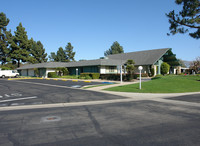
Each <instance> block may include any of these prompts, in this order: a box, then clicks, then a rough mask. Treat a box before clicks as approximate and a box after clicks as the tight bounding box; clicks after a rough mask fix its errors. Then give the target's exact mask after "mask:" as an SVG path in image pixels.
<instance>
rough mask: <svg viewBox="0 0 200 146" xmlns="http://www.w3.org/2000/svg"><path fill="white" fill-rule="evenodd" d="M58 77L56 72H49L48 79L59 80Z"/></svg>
mask: <svg viewBox="0 0 200 146" xmlns="http://www.w3.org/2000/svg"><path fill="white" fill-rule="evenodd" d="M57 77H58V75H57V73H56V72H49V73H48V78H57Z"/></svg>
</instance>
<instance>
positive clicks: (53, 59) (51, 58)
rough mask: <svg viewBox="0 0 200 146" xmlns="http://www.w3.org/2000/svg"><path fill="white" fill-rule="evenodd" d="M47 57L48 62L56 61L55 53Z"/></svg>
mask: <svg viewBox="0 0 200 146" xmlns="http://www.w3.org/2000/svg"><path fill="white" fill-rule="evenodd" d="M48 57H49V60H50V61H51V62H55V61H57V55H56V53H55V52H51V54H50V55H49V56H48Z"/></svg>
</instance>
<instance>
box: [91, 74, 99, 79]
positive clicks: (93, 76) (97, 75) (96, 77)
mask: <svg viewBox="0 0 200 146" xmlns="http://www.w3.org/2000/svg"><path fill="white" fill-rule="evenodd" d="M91 75H92V78H93V79H99V77H100V73H91Z"/></svg>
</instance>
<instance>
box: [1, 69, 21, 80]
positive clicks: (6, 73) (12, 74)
mask: <svg viewBox="0 0 200 146" xmlns="http://www.w3.org/2000/svg"><path fill="white" fill-rule="evenodd" d="M18 76H19V73H18V72H17V71H16V70H0V77H1V78H5V77H10V78H11V77H16V78H17V77H18Z"/></svg>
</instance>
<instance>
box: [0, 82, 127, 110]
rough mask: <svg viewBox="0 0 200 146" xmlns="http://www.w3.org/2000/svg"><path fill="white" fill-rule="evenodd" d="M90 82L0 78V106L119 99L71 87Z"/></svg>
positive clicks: (119, 97) (118, 97)
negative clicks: (9, 79)
mask: <svg viewBox="0 0 200 146" xmlns="http://www.w3.org/2000/svg"><path fill="white" fill-rule="evenodd" d="M75 84H77V85H81V86H82V85H86V84H90V83H85V82H84V83H82V82H76V83H74V82H70V81H69V82H68V81H54V80H52V81H48V80H23V81H15V80H11V81H8V80H0V107H4V106H17V105H36V104H52V103H69V102H81V101H82V102H83V101H97V100H110V99H121V98H124V97H121V96H115V95H110V94H105V93H99V92H94V91H86V90H81V89H77V88H71V86H73V85H75Z"/></svg>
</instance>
